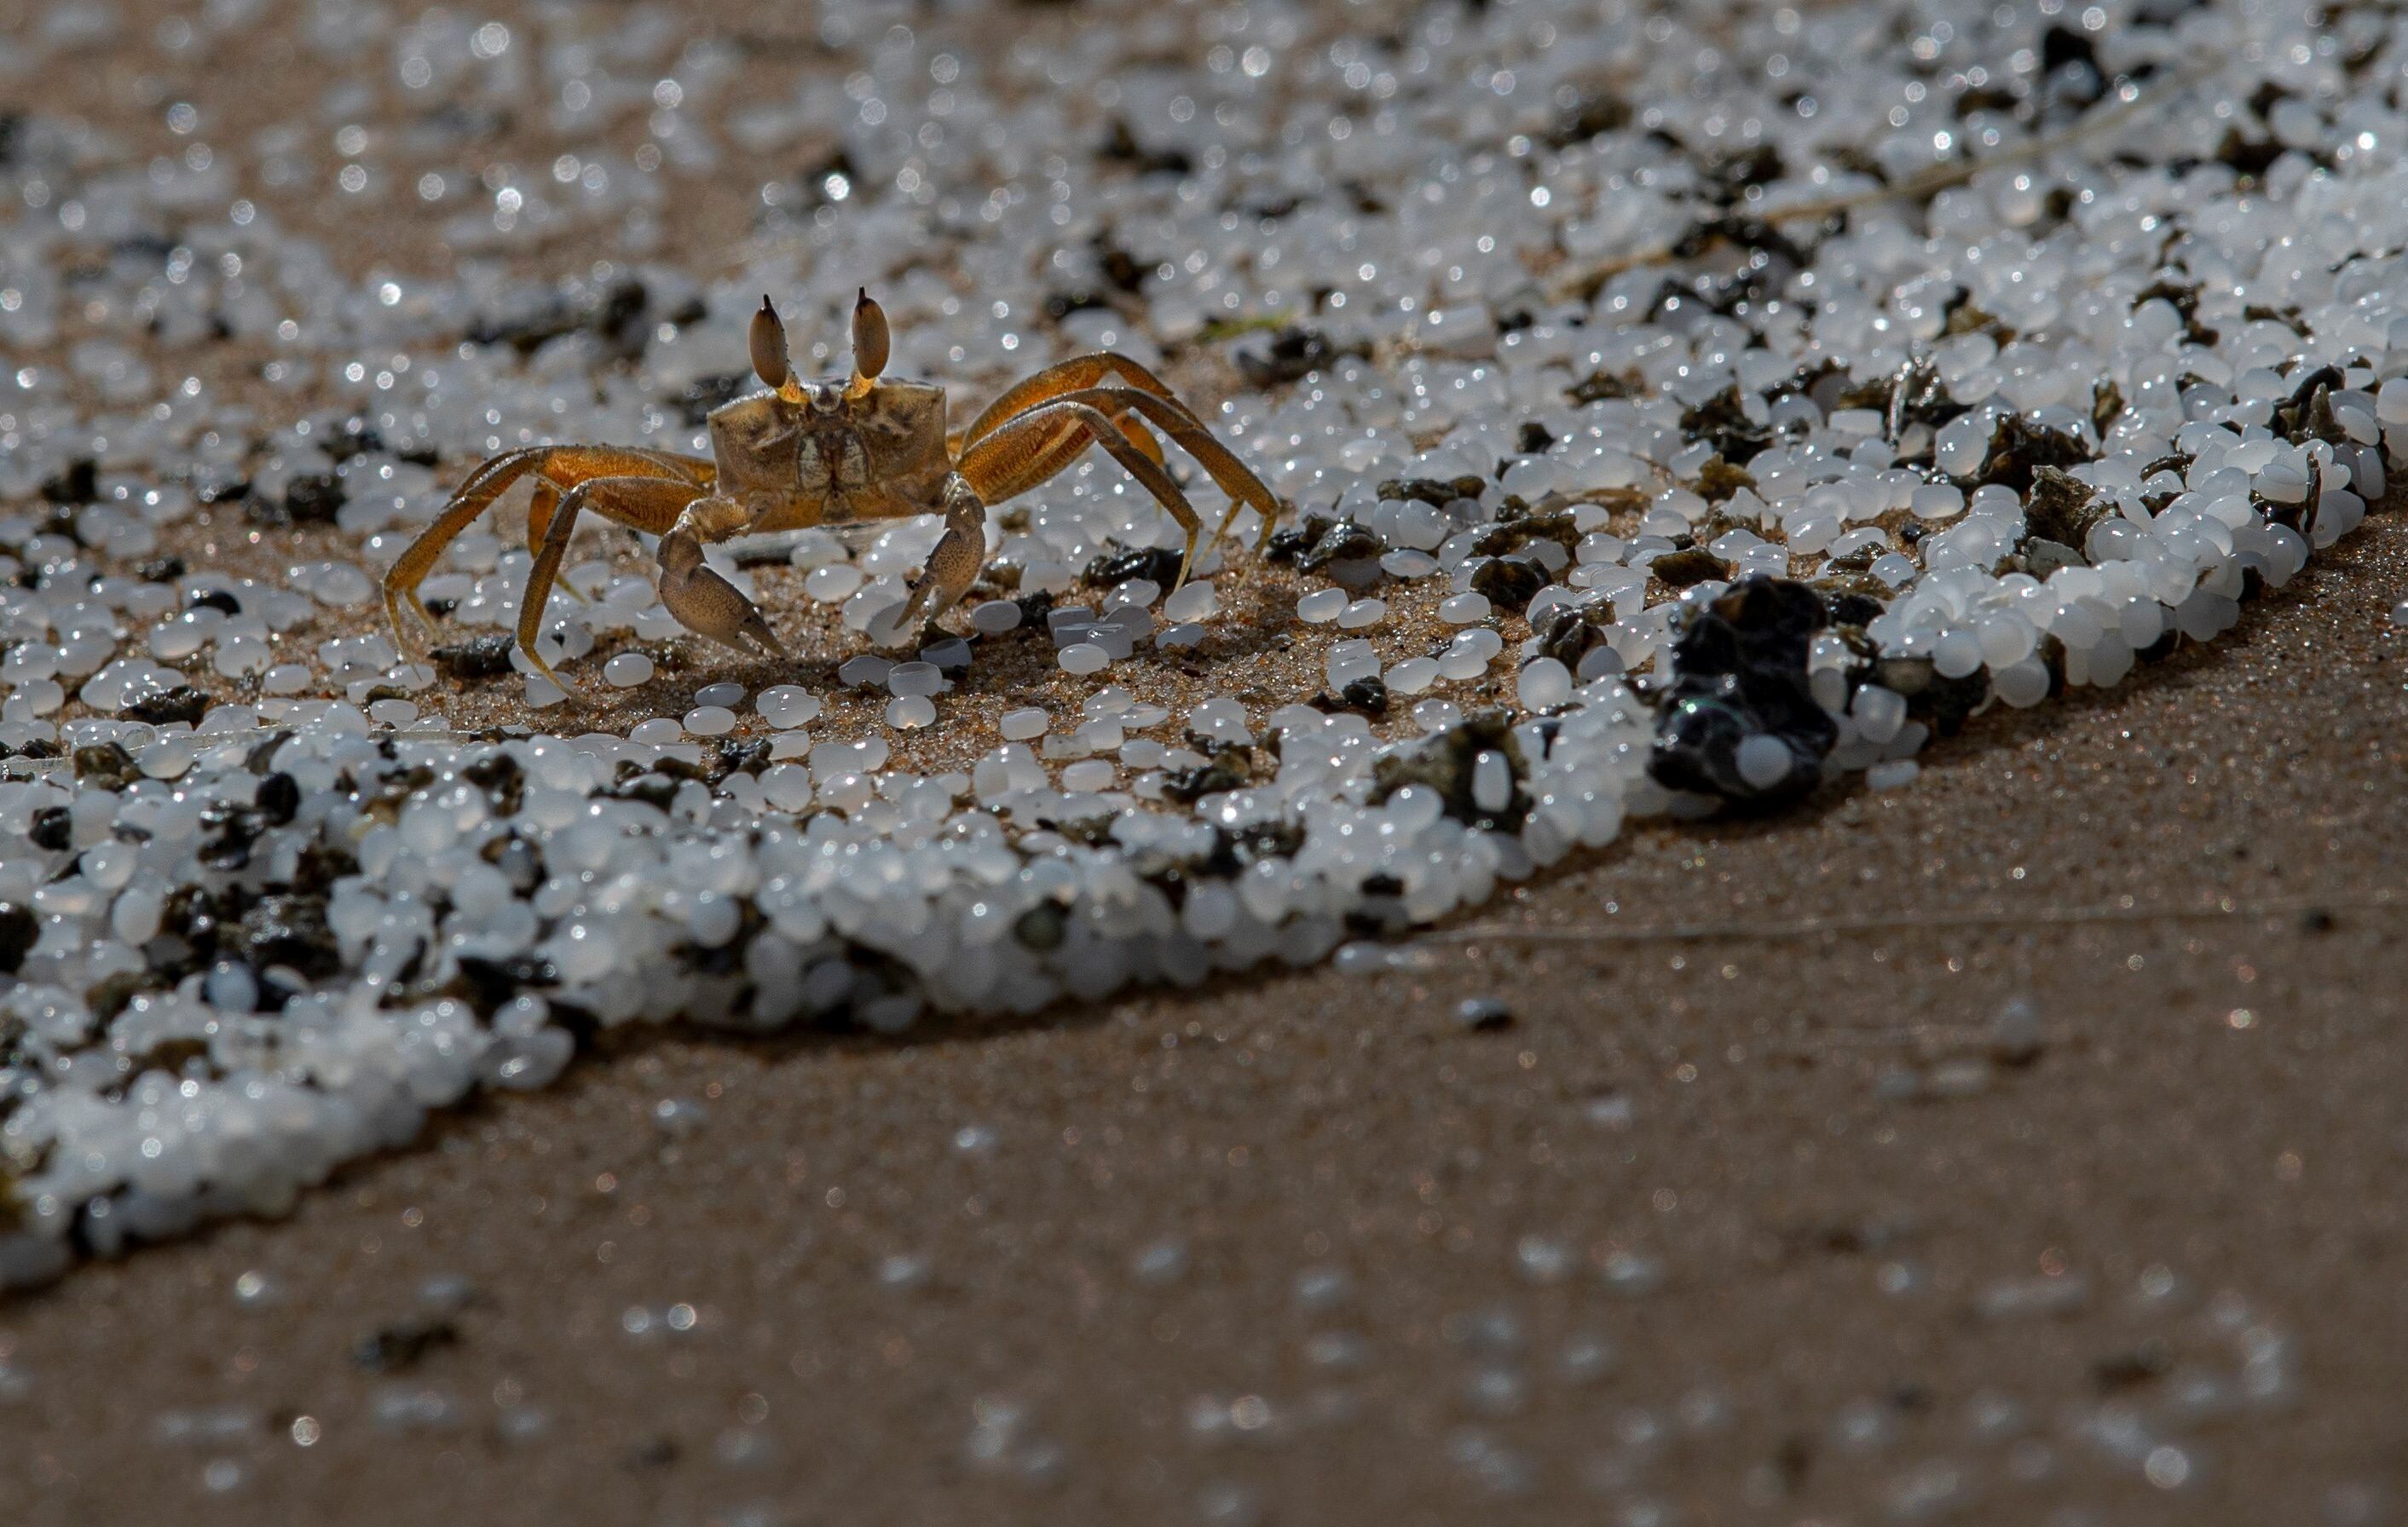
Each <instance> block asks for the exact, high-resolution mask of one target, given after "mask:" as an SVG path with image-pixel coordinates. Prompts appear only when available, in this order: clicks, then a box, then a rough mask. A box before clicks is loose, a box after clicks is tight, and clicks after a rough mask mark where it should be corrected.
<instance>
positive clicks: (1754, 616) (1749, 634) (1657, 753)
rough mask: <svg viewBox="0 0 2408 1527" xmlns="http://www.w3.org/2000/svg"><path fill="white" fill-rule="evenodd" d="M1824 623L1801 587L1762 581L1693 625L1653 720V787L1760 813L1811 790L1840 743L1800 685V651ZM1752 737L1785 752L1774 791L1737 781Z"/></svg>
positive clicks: (1675, 653)
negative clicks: (1755, 806) (1721, 799)
mask: <svg viewBox="0 0 2408 1527" xmlns="http://www.w3.org/2000/svg"><path fill="white" fill-rule="evenodd" d="M1829 619H1830V617H1829V615H1828V611H1827V610H1826V609H1825V608H1824V605H1823V600H1822V598H1821V596H1819V595H1818V594H1816V593H1815V592H1814V591H1813V590H1812V589H1810V588H1808V587H1807V586H1806V585H1804V584H1802V583H1798V582H1793V581H1791V580H1790V579H1788V578H1761V577H1758V578H1744V579H1742V580H1741V581H1740V582H1739V583H1737V584H1734V585H1733V586H1732V587H1731V589H1730V592H1727V593H1725V594H1724V595H1722V597H1720V598H1718V599H1716V600H1715V601H1713V603H1712V604H1711V605H1709V606H1707V607H1705V608H1704V609H1702V610H1699V612H1698V613H1697V614H1696V615H1695V616H1694V617H1692V618H1691V620H1690V621H1689V624H1688V626H1687V628H1686V629H1685V630H1684V631H1683V632H1682V633H1681V639H1680V641H1679V643H1678V644H1677V645H1676V646H1675V647H1674V648H1673V649H1672V683H1671V687H1670V689H1669V690H1668V691H1667V692H1666V695H1665V704H1664V707H1663V709H1662V711H1661V712H1660V713H1659V714H1658V716H1657V719H1656V747H1655V750H1654V753H1653V754H1652V755H1651V756H1650V758H1649V759H1648V763H1647V772H1648V773H1649V774H1650V775H1652V776H1653V777H1654V778H1655V779H1656V783H1658V784H1660V785H1663V786H1665V787H1667V788H1668V789H1671V790H1685V791H1694V792H1700V793H1710V794H1715V795H1722V796H1726V797H1727V798H1729V799H1731V800H1734V801H1746V802H1751V803H1765V804H1770V803H1773V802H1778V801H1785V800H1790V799H1794V798H1796V797H1798V796H1800V795H1803V794H1805V793H1806V792H1808V791H1810V790H1812V789H1813V786H1814V782H1815V781H1816V780H1817V779H1819V778H1822V763H1823V757H1824V755H1825V754H1827V753H1828V752H1829V751H1830V750H1831V747H1832V745H1833V744H1834V743H1836V742H1837V741H1838V740H1839V727H1838V725H1837V724H1836V723H1834V722H1833V721H1832V720H1831V718H1830V716H1829V715H1828V713H1826V712H1825V711H1824V709H1823V707H1822V706H1819V705H1816V704H1815V703H1814V695H1813V690H1812V689H1811V688H1810V687H1809V685H1808V684H1807V681H1806V657H1807V651H1808V649H1809V648H1810V646H1811V645H1812V644H1813V639H1814V633H1815V632H1817V631H1820V630H1822V629H1823V628H1824V626H1825V625H1826V624H1827V623H1828V621H1829ZM1752 737H1770V738H1772V739H1773V740H1774V741H1776V742H1779V743H1781V744H1782V745H1783V746H1785V747H1786V748H1787V749H1789V751H1790V755H1791V766H1790V767H1789V769H1788V770H1787V771H1786V772H1785V773H1784V774H1783V775H1782V777H1781V778H1780V779H1779V781H1778V782H1776V783H1774V784H1772V785H1770V786H1757V785H1755V784H1752V783H1750V782H1749V781H1748V779H1747V778H1746V776H1745V775H1743V774H1742V773H1741V771H1740V766H1739V750H1740V748H1741V746H1742V744H1743V743H1745V742H1747V741H1748V740H1749V739H1750V738H1752Z"/></svg>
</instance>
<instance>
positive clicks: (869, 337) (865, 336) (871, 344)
mask: <svg viewBox="0 0 2408 1527" xmlns="http://www.w3.org/2000/svg"><path fill="white" fill-rule="evenodd" d="M886 348H887V345H886V309H884V308H883V307H879V306H878V304H876V303H874V302H872V301H870V300H869V292H868V289H867V288H866V287H865V288H863V289H862V293H861V297H860V300H859V301H857V302H855V303H854V304H853V385H852V386H851V387H850V388H848V389H846V391H848V392H852V393H853V395H854V396H855V397H859V396H860V395H861V394H862V393H864V392H868V391H869V384H870V382H871V381H872V380H873V379H875V378H877V376H878V374H879V373H880V372H882V371H883V370H885V369H886Z"/></svg>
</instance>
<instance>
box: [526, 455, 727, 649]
mask: <svg viewBox="0 0 2408 1527" xmlns="http://www.w3.org/2000/svg"><path fill="white" fill-rule="evenodd" d="M705 492H707V490H705V489H703V488H702V487H700V486H698V485H696V484H695V483H692V482H685V481H680V480H676V479H672V478H659V477H625V478H586V479H585V480H584V481H583V482H581V483H579V484H578V485H577V486H576V487H574V488H571V489H570V490H568V492H566V494H564V495H562V497H561V500H560V511H559V512H558V513H557V514H555V515H553V516H552V519H551V520H550V521H548V522H547V523H546V525H545V526H544V533H543V545H542V546H541V547H540V548H538V549H537V551H536V554H535V565H534V566H533V567H532V568H530V569H528V571H527V580H526V592H525V593H524V594H523V595H522V596H521V597H520V600H519V646H520V647H521V648H522V649H524V650H525V652H526V655H527V661H528V662H530V663H532V664H535V665H536V666H537V667H538V668H539V669H541V670H542V672H543V677H544V678H549V679H551V680H552V682H553V683H555V684H559V683H560V677H559V676H558V675H557V674H554V673H553V672H552V664H549V663H546V662H545V661H544V660H543V654H542V653H541V652H539V651H538V650H537V649H536V642H537V640H538V638H539V637H540V636H542V635H543V617H544V610H545V607H547V606H548V605H550V604H551V602H552V583H553V581H554V580H555V579H557V578H559V576H560V559H561V558H562V557H564V556H566V554H567V551H568V542H569V538H570V537H571V536H573V535H576V534H577V517H578V515H579V514H580V513H581V512H582V511H584V510H586V509H592V510H593V511H594V512H595V513H596V514H598V515H601V516H603V517H604V518H605V519H608V520H612V521H617V522H618V523H620V524H623V525H625V526H626V527H627V528H628V529H630V530H640V531H643V532H645V533H646V534H647V535H667V534H668V533H669V531H670V530H671V529H672V528H673V527H674V526H675V525H676V524H677V522H678V517H679V515H680V514H681V513H683V512H684V510H685V507H686V506H687V505H689V504H691V503H693V502H694V501H695V499H696V498H699V497H701V496H703V495H704V493H705ZM567 687H568V686H566V684H562V685H561V688H563V689H566V688H567Z"/></svg>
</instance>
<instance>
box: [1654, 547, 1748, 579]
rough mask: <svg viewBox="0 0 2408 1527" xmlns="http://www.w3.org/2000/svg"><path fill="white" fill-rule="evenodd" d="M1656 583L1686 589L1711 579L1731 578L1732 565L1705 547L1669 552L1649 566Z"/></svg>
mask: <svg viewBox="0 0 2408 1527" xmlns="http://www.w3.org/2000/svg"><path fill="white" fill-rule="evenodd" d="M1647 570H1648V571H1649V572H1651V573H1653V574H1655V575H1656V581H1658V582H1660V583H1662V584H1663V585H1664V587H1666V588H1668V589H1685V588H1687V587H1688V586H1689V585H1691V584H1693V583H1703V582H1705V581H1706V580H1707V579H1709V578H1728V577H1730V572H1731V570H1730V564H1728V563H1727V562H1725V561H1723V559H1722V558H1720V557H1717V556H1715V555H1714V554H1713V552H1711V551H1709V550H1707V549H1705V548H1703V547H1697V546H1693V547H1690V548H1688V549H1686V550H1683V551H1667V552H1665V553H1664V554H1663V555H1662V556H1660V557H1658V558H1656V560H1655V561H1654V562H1651V563H1649V564H1647Z"/></svg>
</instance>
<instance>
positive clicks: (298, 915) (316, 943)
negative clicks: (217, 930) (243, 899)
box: [237, 895, 343, 980]
mask: <svg viewBox="0 0 2408 1527" xmlns="http://www.w3.org/2000/svg"><path fill="white" fill-rule="evenodd" d="M237 938H238V941H239V943H240V945H241V949H242V954H243V957H244V958H245V959H247V960H249V961H250V962H251V964H252V965H254V966H257V967H260V968H262V969H264V968H265V967H266V966H269V965H287V966H290V967H291V968H293V969H294V970H297V971H299V972H300V973H301V974H302V975H303V976H304V977H306V978H308V979H310V980H323V979H324V978H327V977H329V976H332V975H334V974H335V973H336V972H337V971H338V970H340V969H341V968H342V967H343V957H342V951H341V950H340V949H337V947H336V944H335V935H334V934H333V933H332V932H330V931H329V930H328V929H327V927H326V899H325V898H324V897H323V896H301V895H289V896H263V897H261V898H260V900H259V902H258V904H257V905H255V906H252V907H251V910H250V911H248V912H245V913H244V914H243V915H242V929H241V932H240V933H239V934H238V935H237Z"/></svg>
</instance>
